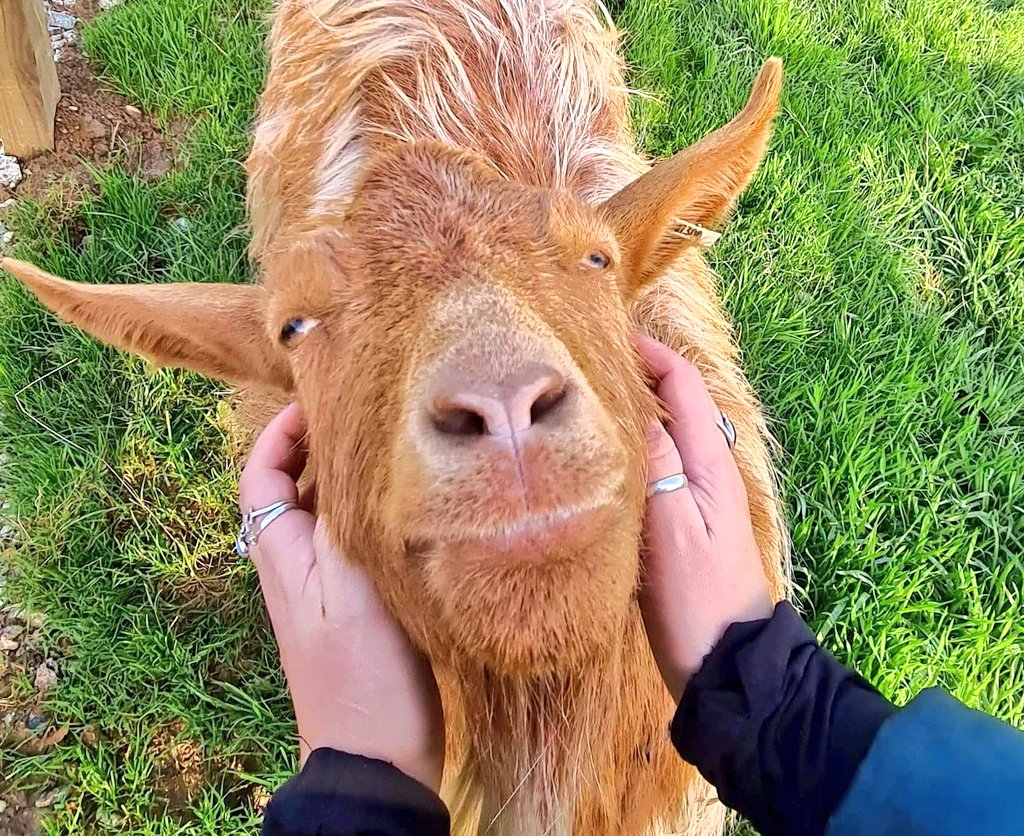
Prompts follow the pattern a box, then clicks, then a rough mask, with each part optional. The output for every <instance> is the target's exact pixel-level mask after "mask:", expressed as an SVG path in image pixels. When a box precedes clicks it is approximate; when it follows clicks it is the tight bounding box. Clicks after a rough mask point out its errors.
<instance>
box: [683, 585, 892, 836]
mask: <svg viewBox="0 0 1024 836" xmlns="http://www.w3.org/2000/svg"><path fill="white" fill-rule="evenodd" d="M893 711H894V709H893V707H892V706H891V705H890V704H889V703H888V702H887V701H886V700H885V699H884V698H883V697H882V696H881V695H880V694H879V693H878V692H877V691H875V690H874V688H872V687H871V686H870V685H869V684H868V683H867V682H865V681H864V680H863V679H862V678H861V677H859V676H858V675H857V674H855V673H853V672H852V671H850V670H848V669H847V668H845V667H843V666H842V665H840V664H839V663H838V662H837V661H836V660H835V659H833V658H832V656H830V655H829V654H828V653H826V652H825V651H823V650H822V649H821V648H820V647H819V646H818V643H817V640H816V639H815V637H814V634H813V633H812V632H811V631H810V629H809V628H808V627H807V625H806V624H804V622H803V620H802V619H801V618H800V616H799V615H798V614H797V612H796V610H794V609H793V607H792V605H791V604H789V603H788V602H782V603H780V604H779V605H778V606H776V608H775V612H774V614H773V615H772V617H771V618H770V619H762V620H759V621H749V622H743V623H739V624H733V625H731V626H730V627H729V629H728V630H727V631H726V633H725V635H724V636H723V637H722V640H721V641H720V642H719V643H718V645H716V646H715V648H714V650H712V651H711V653H710V654H708V656H707V657H706V658H705V660H704V664H703V665H702V667H701V669H700V670H699V671H698V672H697V674H696V675H695V676H694V678H693V679H692V680H691V681H690V683H689V685H688V686H687V688H686V691H685V692H684V694H683V698H682V700H681V701H680V704H679V708H678V710H677V711H676V715H675V717H674V718H673V720H672V727H671V733H672V742H673V743H674V744H675V747H676V749H677V750H678V751H679V753H680V754H681V755H682V756H683V758H684V759H685V760H687V761H689V762H690V763H692V764H693V765H694V766H696V767H697V769H698V770H699V771H700V773H701V774H702V775H703V776H704V777H705V778H706V779H707V780H708V781H709V782H710V783H711V784H712V785H714V786H715V788H716V789H717V790H718V796H719V798H720V799H721V800H722V802H723V803H725V804H727V805H728V806H730V807H732V808H733V809H735V810H738V811H739V812H740V813H743V814H744V815H745V816H747V817H748V818H749V819H750V820H751V822H752V823H753V824H754V826H755V827H756V828H757V829H758V831H759V832H761V833H762V834H764V836H774V834H780V835H781V834H786V836H820V834H822V833H824V831H825V827H826V824H827V822H828V818H829V816H830V815H831V813H832V812H833V811H834V810H835V809H836V807H837V806H838V805H839V802H840V801H841V800H842V797H843V795H844V794H845V792H846V790H847V788H848V787H849V785H850V782H851V781H852V779H853V776H854V773H855V772H856V770H857V766H858V765H859V764H860V762H861V760H863V758H864V756H865V755H866V754H867V751H868V749H869V748H870V746H871V743H872V741H873V740H874V737H875V734H876V733H877V731H878V728H879V727H880V726H881V724H882V723H883V722H884V721H885V719H886V718H888V717H889V716H890V714H891V713H892V712H893Z"/></svg>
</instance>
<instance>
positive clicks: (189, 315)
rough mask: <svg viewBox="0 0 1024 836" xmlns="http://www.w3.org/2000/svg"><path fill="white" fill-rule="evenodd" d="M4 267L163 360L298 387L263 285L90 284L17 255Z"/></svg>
mask: <svg viewBox="0 0 1024 836" xmlns="http://www.w3.org/2000/svg"><path fill="white" fill-rule="evenodd" d="M0 267H2V268H3V269H4V270H6V271H7V272H8V273H10V274H12V275H13V276H14V277H15V278H17V279H18V280H19V281H21V282H22V284H24V285H25V287H27V288H28V289H29V290H30V291H32V293H34V294H35V296H36V298H38V299H39V301H40V302H42V303H43V304H44V305H46V306H47V307H48V308H50V309H51V310H52V311H53V312H54V313H56V314H57V316H59V317H60V318H61V319H63V320H65V321H67V322H70V323H71V324H72V325H76V326H78V327H79V328H81V329H82V330H83V331H85V332H86V333H88V334H90V335H92V336H93V337H95V338H96V339H98V340H101V341H102V342H105V343H108V344H109V345H112V346H115V347H117V348H120V349H122V350H124V351H130V352H132V353H134V354H141V355H142V356H143V357H145V358H147V359H148V360H150V361H151V362H152V363H154V364H156V365H158V366H176V367H180V368H186V369H192V370H193V371H197V372H200V373H201V374H204V375H207V376H209V377H214V378H218V379H220V380H227V381H231V382H232V383H253V384H261V385H265V386H272V387H274V388H276V389H282V390H285V391H291V389H292V375H291V369H290V367H289V364H288V361H287V359H286V357H285V355H284V352H283V350H281V349H279V348H278V347H277V346H276V345H275V344H274V343H273V341H272V340H271V338H270V336H269V335H268V333H267V330H266V326H265V321H266V315H265V294H266V292H265V291H264V290H263V288H261V287H258V286H255V285H236V284H183V283H174V284H105V285H97V284H83V283H81V282H69V281H67V280H65V279H60V278H57V277H56V276H52V275H50V274H49V273H47V272H45V271H44V270H40V269H39V268H38V267H34V266H33V265H31V264H26V263H25V262H24V261H16V260H14V259H10V258H5V259H0Z"/></svg>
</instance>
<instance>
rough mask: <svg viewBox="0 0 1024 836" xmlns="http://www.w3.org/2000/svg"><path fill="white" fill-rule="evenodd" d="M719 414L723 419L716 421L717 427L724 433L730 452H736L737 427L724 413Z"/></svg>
mask: <svg viewBox="0 0 1024 836" xmlns="http://www.w3.org/2000/svg"><path fill="white" fill-rule="evenodd" d="M718 414H719V416H721V417H719V418H718V420H717V421H715V426H716V427H718V429H720V430H721V431H722V435H724V436H725V443H726V444H728V445H729V449H730V450H735V449H736V427H735V425H734V424H733V423H732V421H730V420H729V416H728V415H726V414H725V413H724V412H720V413H718Z"/></svg>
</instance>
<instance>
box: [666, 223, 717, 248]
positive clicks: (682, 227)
mask: <svg viewBox="0 0 1024 836" xmlns="http://www.w3.org/2000/svg"><path fill="white" fill-rule="evenodd" d="M675 233H676V234H677V235H680V236H682V237H683V238H691V239H694V238H695V239H696V240H697V243H698V244H700V246H702V247H712V246H714V244H715V242H717V241H718V239H719V238H721V237H722V233H721V232H715V231H713V230H710V229H705V228H704V227H702V226H700V225H698V224H694V223H690V222H689V221H680V220H677V221H676V226H675Z"/></svg>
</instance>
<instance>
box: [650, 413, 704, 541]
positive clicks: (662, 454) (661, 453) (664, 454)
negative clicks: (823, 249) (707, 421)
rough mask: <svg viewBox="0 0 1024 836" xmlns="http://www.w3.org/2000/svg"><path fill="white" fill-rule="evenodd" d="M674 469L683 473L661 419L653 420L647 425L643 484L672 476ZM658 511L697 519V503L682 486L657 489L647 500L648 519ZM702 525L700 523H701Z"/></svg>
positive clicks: (675, 471)
mask: <svg viewBox="0 0 1024 836" xmlns="http://www.w3.org/2000/svg"><path fill="white" fill-rule="evenodd" d="M677 473H683V474H685V473H686V471H685V468H684V467H683V462H682V460H681V458H680V456H679V450H678V449H677V448H676V443H675V442H674V441H673V440H672V437H671V436H670V435H669V434H668V431H667V430H666V429H665V427H664V426H662V423H661V421H658V420H653V421H651V423H650V424H649V425H648V427H647V484H648V486H650V485H652V484H654V483H655V482H657V481H658V480H660V479H665V478H666V477H668V476H675V475H676V474H677ZM661 514H669V515H672V514H681V515H682V516H683V517H684V518H688V519H689V520H690V521H693V520H694V519H699V515H698V516H697V517H696V518H695V517H694V515H697V514H698V511H697V507H696V505H695V504H694V499H693V496H692V495H691V494H690V492H689V491H688V490H687V489H686V488H680V489H678V490H675V491H671V492H669V493H659V494H655V495H654V496H651V497H649V498H648V500H647V517H648V520H649V521H650V520H652V518H654V519H655V521H656V518H657V517H658V516H659V515H661ZM701 528H703V523H702V524H701Z"/></svg>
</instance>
